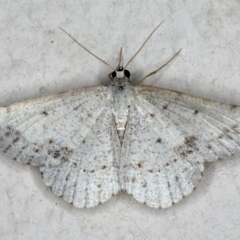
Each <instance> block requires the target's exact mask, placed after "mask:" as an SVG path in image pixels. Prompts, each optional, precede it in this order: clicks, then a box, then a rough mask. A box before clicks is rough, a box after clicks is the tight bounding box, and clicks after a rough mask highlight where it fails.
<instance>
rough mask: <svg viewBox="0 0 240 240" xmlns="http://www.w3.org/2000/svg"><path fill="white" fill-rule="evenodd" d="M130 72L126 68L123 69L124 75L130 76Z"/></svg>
mask: <svg viewBox="0 0 240 240" xmlns="http://www.w3.org/2000/svg"><path fill="white" fill-rule="evenodd" d="M130 75H131V74H130V72H129V71H128V70H124V76H125V77H127V78H130Z"/></svg>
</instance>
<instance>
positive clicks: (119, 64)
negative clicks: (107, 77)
mask: <svg viewBox="0 0 240 240" xmlns="http://www.w3.org/2000/svg"><path fill="white" fill-rule="evenodd" d="M121 62H122V47H121V48H120V52H119V61H118V65H117V67H116V69H118V68H119V67H120V66H121Z"/></svg>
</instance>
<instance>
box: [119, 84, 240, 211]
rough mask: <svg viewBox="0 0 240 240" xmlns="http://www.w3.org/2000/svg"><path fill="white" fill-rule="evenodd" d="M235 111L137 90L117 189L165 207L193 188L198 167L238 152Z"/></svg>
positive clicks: (172, 94) (156, 90)
mask: <svg viewBox="0 0 240 240" xmlns="http://www.w3.org/2000/svg"><path fill="white" fill-rule="evenodd" d="M239 123H240V108H239V107H237V106H234V105H232V106H231V105H226V104H221V103H217V102H213V101H209V100H204V99H201V98H197V97H192V96H189V95H186V94H182V93H178V92H174V91H168V90H164V89H160V88H156V87H151V86H137V87H135V89H134V100H133V104H132V106H131V110H130V113H129V121H128V123H127V127H126V132H125V136H124V140H123V146H122V152H121V160H120V182H121V187H122V190H125V191H126V192H127V193H129V194H131V195H132V196H133V197H134V198H135V199H136V200H138V201H139V202H141V203H145V204H147V205H148V206H150V207H154V208H167V207H169V206H171V205H172V204H174V203H177V202H179V201H180V200H181V199H182V198H183V197H184V196H187V195H189V194H190V193H191V192H192V191H193V190H194V189H195V187H196V186H197V184H198V182H199V180H200V179H201V176H202V174H203V171H204V163H205V162H211V161H216V160H218V159H225V158H227V157H229V156H231V155H233V154H234V153H235V152H236V151H239V149H240V124H239Z"/></svg>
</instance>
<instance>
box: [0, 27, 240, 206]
mask: <svg viewBox="0 0 240 240" xmlns="http://www.w3.org/2000/svg"><path fill="white" fill-rule="evenodd" d="M157 27H159V26H157ZM62 30H63V29H62ZM155 30H156V28H155V29H154V31H155ZM63 31H64V30H63ZM154 31H153V32H154ZM64 32H65V31H64ZM153 32H152V33H151V35H152V34H153ZM67 34H68V33H67ZM68 35H69V34H68ZM151 35H150V36H151ZM69 36H70V35H69ZM150 36H149V37H148V39H149V38H150ZM70 37H71V36H70ZM71 38H72V37H71ZM148 39H147V40H148ZM73 40H74V41H76V40H75V39H73ZM147 40H146V41H145V42H144V44H145V43H146V42H147ZM76 42H77V41H76ZM77 43H78V42H77ZM78 44H79V45H80V46H81V47H83V46H82V45H81V44H80V43H78ZM144 44H143V45H144ZM143 45H142V46H141V48H142V47H143ZM83 48H84V49H85V50H87V49H86V48H85V47H83ZM141 48H140V49H139V50H138V52H139V51H140V50H141ZM87 51H88V50H87ZM88 52H90V51H88ZM138 52H137V53H136V54H135V55H134V56H133V58H134V57H135V56H136V55H137V54H138ZM178 53H179V52H177V54H178ZM90 54H92V53H91V52H90ZM177 54H175V55H174V57H175V56H176V55H177ZM92 55H94V54H92ZM121 55H122V52H121V51H120V57H119V58H120V60H119V64H118V66H117V68H115V69H114V68H113V72H112V73H110V74H109V77H110V79H111V84H110V85H109V86H108V87H106V86H93V87H86V88H80V89H77V90H72V91H68V92H65V93H61V94H57V95H52V96H47V97H42V98H39V99H34V100H29V101H25V102H21V103H15V104H13V105H10V106H8V107H1V108H0V149H1V150H2V151H3V152H4V153H6V155H8V156H9V157H10V158H12V159H14V160H16V161H17V162H20V163H24V164H30V165H31V166H35V167H39V168H40V172H41V174H42V178H43V181H44V183H45V184H46V185H47V186H48V187H50V188H51V190H52V192H53V193H54V194H56V195H57V196H61V197H62V198H63V199H64V200H65V201H67V202H69V203H72V204H73V206H75V207H78V208H84V207H87V208H89V207H94V206H96V205H98V204H100V203H104V202H106V201H107V200H109V199H110V198H111V197H112V196H113V195H116V194H117V193H118V192H119V191H126V192H127V193H128V194H130V195H132V196H133V197H134V198H135V199H136V200H137V201H139V202H141V203H144V204H146V205H148V206H149V207H153V208H167V207H170V206H171V205H172V204H175V203H177V202H179V201H180V200H182V199H183V198H184V197H185V196H187V195H189V194H190V193H191V192H192V191H193V190H194V189H195V188H196V186H197V184H198V183H199V181H200V179H201V177H202V175H203V171H204V164H205V163H207V162H212V161H217V160H219V159H225V158H228V157H230V156H231V155H233V154H234V153H236V152H237V151H239V148H240V125H239V123H240V107H238V106H234V105H226V104H222V103H218V102H214V101H210V100H206V99H202V98H197V97H194V96H189V95H186V94H183V93H180V92H175V91H170V90H165V89H162V88H157V87H152V86H147V85H143V84H139V85H138V86H133V85H132V84H131V80H130V72H129V71H128V70H127V68H126V67H127V65H128V64H129V63H130V62H131V61H132V59H133V58H132V59H131V60H130V61H129V62H128V64H127V65H126V66H125V67H123V66H122V65H121ZM94 56H95V57H97V56H96V55H94ZM174 57H173V58H174ZM97 58H98V59H99V60H100V61H102V62H103V63H105V64H107V63H106V62H105V61H103V60H102V59H100V58H99V57H97ZM173 58H171V59H170V60H169V61H168V62H167V63H169V62H170V61H171V60H172V59H173ZM167 63H166V64H167ZM166 64H164V65H163V66H161V67H160V68H159V69H157V70H156V71H154V72H152V73H150V74H148V75H147V76H146V77H149V76H151V75H152V74H154V73H156V72H157V71H159V70H160V69H161V68H162V67H164V66H165V65H166ZM107 65H108V64H107ZM108 66H109V65H108ZM146 77H145V78H146ZM145 78H144V79H145ZM141 83H142V82H141Z"/></svg>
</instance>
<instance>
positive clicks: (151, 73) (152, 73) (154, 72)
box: [138, 48, 182, 85]
mask: <svg viewBox="0 0 240 240" xmlns="http://www.w3.org/2000/svg"><path fill="white" fill-rule="evenodd" d="M181 50H182V49H181V48H180V49H179V50H178V52H177V53H175V54H174V56H173V57H171V58H170V59H169V60H168V61H167V62H166V63H164V64H163V65H162V66H161V67H159V68H158V69H157V70H155V71H153V72H150V73H149V74H147V75H146V76H145V77H144V78H143V79H142V80H141V82H140V83H139V84H138V85H141V84H142V82H143V81H144V80H145V79H146V78H148V77H150V76H151V75H154V74H156V73H157V72H158V71H160V70H161V69H162V68H164V67H165V66H167V65H168V64H169V63H170V62H171V61H172V60H173V59H174V58H175V57H176V56H177V55H178V54H179V53H180V52H181Z"/></svg>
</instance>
